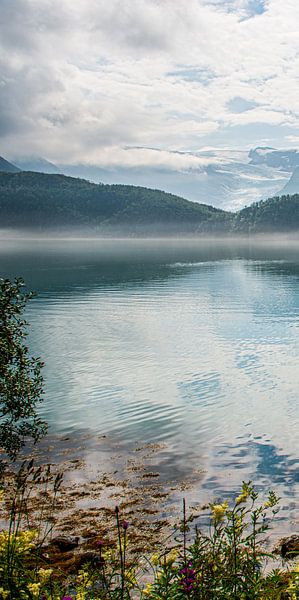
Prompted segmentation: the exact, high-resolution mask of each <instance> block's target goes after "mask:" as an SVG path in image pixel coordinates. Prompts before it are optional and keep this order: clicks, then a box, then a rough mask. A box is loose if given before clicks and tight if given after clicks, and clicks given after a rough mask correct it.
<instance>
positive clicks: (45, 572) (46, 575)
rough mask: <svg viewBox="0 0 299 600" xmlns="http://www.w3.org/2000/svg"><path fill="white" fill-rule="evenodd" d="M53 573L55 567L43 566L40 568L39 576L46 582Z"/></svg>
mask: <svg viewBox="0 0 299 600" xmlns="http://www.w3.org/2000/svg"><path fill="white" fill-rule="evenodd" d="M52 573H53V569H43V568H42V567H41V568H40V569H39V570H38V575H39V578H40V579H41V580H42V581H43V582H44V581H47V579H50V577H51V575H52Z"/></svg>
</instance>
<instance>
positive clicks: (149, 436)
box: [0, 239, 299, 527]
mask: <svg viewBox="0 0 299 600" xmlns="http://www.w3.org/2000/svg"><path fill="white" fill-rule="evenodd" d="M0 267H1V274H2V276H3V275H4V276H10V277H11V276H14V275H21V276H23V277H24V279H25V280H26V282H27V284H28V286H29V287H30V289H34V290H36V291H37V293H38V296H37V298H36V299H34V300H33V301H32V302H31V303H30V305H29V306H28V311H27V317H28V320H29V321H30V323H31V332H30V339H29V344H30V349H31V350H32V353H34V354H35V355H41V356H42V358H43V360H44V361H45V363H46V367H45V370H44V373H45V380H46V390H45V401H44V403H43V405H42V408H41V410H42V415H43V416H44V417H45V418H46V419H47V421H48V422H49V424H50V428H51V431H52V432H53V433H63V434H65V433H67V434H69V435H71V437H72V439H76V436H79V435H80V433H84V434H86V433H89V434H90V436H91V439H92V437H93V435H97V434H108V435H110V436H111V438H112V439H115V440H117V441H118V443H119V445H120V447H123V449H124V450H125V449H130V448H133V447H134V446H136V445H138V444H140V443H149V442H157V443H165V449H164V450H163V452H162V453H161V465H160V466H161V469H162V471H164V473H167V476H169V477H170V478H182V477H184V476H186V475H188V474H190V473H191V472H193V471H199V472H203V475H202V481H201V493H202V496H204V495H205V494H206V495H208V496H209V497H211V496H213V495H215V494H216V495H217V494H219V495H221V494H222V493H227V492H228V491H230V490H234V489H235V488H236V487H237V486H238V485H239V484H240V483H241V482H242V480H244V479H245V480H247V479H249V478H251V479H253V480H254V481H256V482H257V484H258V486H260V487H261V488H262V489H266V488H269V487H274V488H275V489H277V490H278V492H279V493H280V494H281V495H282V497H283V501H282V505H283V507H284V511H283V512H282V516H284V514H285V515H286V516H287V518H288V519H291V521H292V522H293V523H295V521H296V519H297V518H298V513H297V512H296V505H295V495H296V492H297V495H298V487H299V486H298V483H299V471H298V450H299V435H298V421H299V406H298V405H299V400H298V392H299V369H298V355H299V245H297V244H296V243H293V244H292V245H288V244H286V243H284V242H282V243H280V244H278V245H276V246H274V245H273V244H272V243H265V244H261V243H259V244H257V243H255V244H249V243H248V242H243V243H238V244H234V243H229V242H228V243H226V244H225V245H222V244H221V243H220V242H219V243H216V242H213V241H211V242H206V243H200V242H198V243H196V242H192V241H187V240H185V241H184V240H180V241H158V240H156V241H155V240H151V241H138V240H128V241H115V240H102V241H99V240H98V241H96V240H67V241H63V240H60V241H57V240H52V241H51V240H48V241H45V240H35V241H34V242H32V241H29V240H20V239H19V240H18V241H16V240H12V241H9V240H7V241H6V242H3V243H2V244H1V245H0ZM294 527H295V524H294Z"/></svg>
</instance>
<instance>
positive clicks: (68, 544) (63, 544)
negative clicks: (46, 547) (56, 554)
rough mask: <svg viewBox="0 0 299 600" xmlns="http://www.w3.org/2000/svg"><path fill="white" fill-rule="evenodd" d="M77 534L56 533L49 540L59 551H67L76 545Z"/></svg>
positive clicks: (77, 542)
mask: <svg viewBox="0 0 299 600" xmlns="http://www.w3.org/2000/svg"><path fill="white" fill-rule="evenodd" d="M78 544H79V536H74V535H58V536H57V537H55V538H53V539H52V540H51V545H52V546H57V548H59V550H60V551H61V552H69V551H70V550H74V549H75V548H77V547H78Z"/></svg>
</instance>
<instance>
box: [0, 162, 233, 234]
mask: <svg viewBox="0 0 299 600" xmlns="http://www.w3.org/2000/svg"><path fill="white" fill-rule="evenodd" d="M230 218H231V217H230V213H226V212H225V211H222V210H219V209H216V208H213V207H212V206H207V205H203V204H198V203H196V202H189V201H188V200H184V199H183V198H179V197H178V196H174V195H172V194H167V193H165V192H161V191H159V190H151V189H148V188H142V187H134V186H126V185H103V184H94V183H90V182H88V181H86V180H84V179H75V178H73V177H66V176H64V175H47V174H43V173H33V172H21V173H17V174H14V175H12V174H9V173H0V226H1V227H25V228H31V227H32V228H40V229H44V228H56V227H58V228H66V227H73V226H77V227H92V228H99V227H100V228H102V229H111V228H114V229H115V230H119V229H124V230H126V231H132V232H133V233H134V232H135V231H137V230H143V229H145V230H148V229H149V228H150V229H152V230H153V229H155V230H157V231H159V230H161V231H162V230H163V231H165V232H166V233H167V231H175V230H177V231H186V232H188V231H189V232H196V231H207V230H209V231H210V230H217V229H218V228H227V227H228V223H229V221H230Z"/></svg>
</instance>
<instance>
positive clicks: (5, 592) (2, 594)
mask: <svg viewBox="0 0 299 600" xmlns="http://www.w3.org/2000/svg"><path fill="white" fill-rule="evenodd" d="M9 594H10V592H9V590H5V589H4V588H3V587H0V597H1V598H3V600H5V598H7V597H8V596H9Z"/></svg>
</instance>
